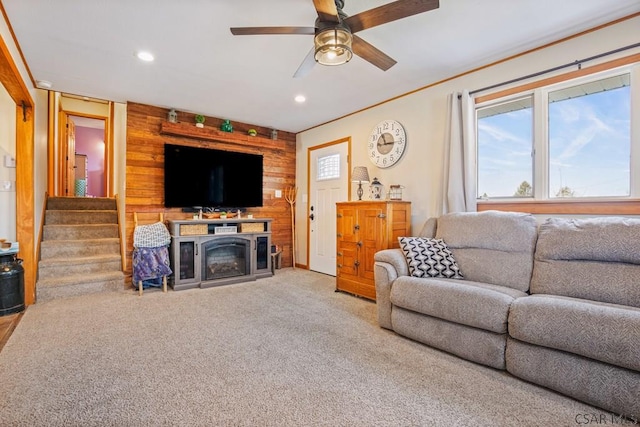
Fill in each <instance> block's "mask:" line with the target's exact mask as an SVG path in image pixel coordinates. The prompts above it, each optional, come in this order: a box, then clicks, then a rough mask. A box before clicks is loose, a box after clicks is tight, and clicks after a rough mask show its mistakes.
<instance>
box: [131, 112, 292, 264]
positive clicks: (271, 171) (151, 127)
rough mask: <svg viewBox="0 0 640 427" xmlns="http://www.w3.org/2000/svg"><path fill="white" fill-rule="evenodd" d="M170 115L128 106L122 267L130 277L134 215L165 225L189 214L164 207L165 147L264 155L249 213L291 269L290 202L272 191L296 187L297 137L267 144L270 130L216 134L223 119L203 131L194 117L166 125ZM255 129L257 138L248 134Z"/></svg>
mask: <svg viewBox="0 0 640 427" xmlns="http://www.w3.org/2000/svg"><path fill="white" fill-rule="evenodd" d="M168 112H169V110H168V109H165V108H160V107H154V106H149V105H143V104H136V103H128V104H127V150H126V174H127V178H126V195H125V210H126V227H125V230H126V231H125V232H126V235H125V236H123V237H125V239H126V242H127V243H126V268H125V273H126V274H127V275H129V276H130V275H131V255H132V252H133V228H134V224H133V213H134V212H137V213H138V220H139V221H141V222H142V223H144V222H150V221H154V220H155V221H157V218H158V213H160V212H163V213H164V218H165V221H168V220H172V219H188V218H191V216H192V214H190V213H185V212H182V210H181V209H175V208H165V207H164V144H165V143H171V144H182V145H190V146H195V147H211V148H217V149H222V150H228V151H240V152H245V153H255V154H262V155H263V156H264V178H263V189H264V190H263V201H264V206H263V207H261V208H251V209H249V210H248V211H247V213H251V214H253V215H254V217H256V218H272V219H273V223H272V243H273V244H275V245H278V246H280V247H281V248H282V250H283V253H282V265H283V267H291V265H292V241H291V239H292V236H291V211H290V208H289V203H288V202H287V201H286V200H285V198H284V197H282V198H275V190H282V193H283V195H284V194H285V191H284V190H286V189H287V188H288V187H293V186H295V172H296V171H295V168H296V161H295V156H296V136H295V134H293V133H290V132H283V131H278V138H277V139H276V140H272V139H271V137H270V134H271V129H269V128H265V127H260V126H253V125H250V124H246V123H235V122H232V124H233V127H234V129H233V133H226V132H220V131H219V130H218V129H219V128H220V124H221V123H222V121H223V120H222V119H219V118H214V117H206V121H205V128H204V129H198V128H196V127H195V120H194V115H193V114H189V113H182V112H179V113H178V123H177V124H174V123H168V122H167V121H166V118H167V114H168ZM249 129H255V130H257V131H258V136H255V137H251V136H248V135H247V130H249Z"/></svg>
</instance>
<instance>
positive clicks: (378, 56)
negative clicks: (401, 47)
mask: <svg viewBox="0 0 640 427" xmlns="http://www.w3.org/2000/svg"><path fill="white" fill-rule="evenodd" d="M351 47H352V48H353V53H354V54H356V55H358V56H359V57H360V58H362V59H364V60H365V61H369V62H370V63H372V64H373V65H375V66H376V67H378V68H380V69H381V70H382V71H387V70H388V69H389V68H391V67H393V66H394V65H396V63H397V62H396V60H395V59H393V58H391V57H390V56H389V55H387V54H386V53H384V52H383V51H381V50H380V49H378V48H376V47H374V46H373V45H372V44H370V43H368V42H366V41H364V40H363V39H361V38H360V37H358V36H356V35H355V34H354V35H353V43H352V45H351Z"/></svg>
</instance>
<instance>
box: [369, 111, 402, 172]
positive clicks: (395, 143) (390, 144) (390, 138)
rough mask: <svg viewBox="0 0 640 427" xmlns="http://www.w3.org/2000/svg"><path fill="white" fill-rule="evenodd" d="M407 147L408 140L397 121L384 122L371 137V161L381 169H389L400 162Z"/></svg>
mask: <svg viewBox="0 0 640 427" xmlns="http://www.w3.org/2000/svg"><path fill="white" fill-rule="evenodd" d="M406 145H407V138H406V135H405V133H404V128H403V127H402V125H401V124H400V123H399V122H397V121H396V120H383V121H381V122H380V123H378V124H377V125H376V127H374V128H373V130H372V131H371V135H369V141H368V142H367V148H368V152H369V159H370V160H371V162H372V163H373V164H374V165H376V166H378V167H379V168H388V167H389V166H392V165H394V164H396V162H397V161H398V160H400V157H402V153H404V148H405V146H406Z"/></svg>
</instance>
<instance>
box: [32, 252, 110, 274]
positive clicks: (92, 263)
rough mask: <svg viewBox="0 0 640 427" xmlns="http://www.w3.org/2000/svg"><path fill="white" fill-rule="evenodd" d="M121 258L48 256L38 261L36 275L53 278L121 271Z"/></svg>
mask: <svg viewBox="0 0 640 427" xmlns="http://www.w3.org/2000/svg"><path fill="white" fill-rule="evenodd" d="M121 270H122V260H121V257H120V254H117V255H97V256H86V257H74V258H50V259H46V260H41V261H40V262H39V263H38V277H39V278H41V279H50V278H51V279H55V278H57V277H64V276H72V275H80V274H94V273H105V272H109V271H121Z"/></svg>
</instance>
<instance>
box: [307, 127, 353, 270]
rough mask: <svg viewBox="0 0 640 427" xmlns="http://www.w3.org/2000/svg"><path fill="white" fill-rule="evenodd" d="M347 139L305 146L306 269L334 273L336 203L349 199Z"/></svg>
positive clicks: (349, 148) (348, 141)
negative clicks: (306, 187)
mask: <svg viewBox="0 0 640 427" xmlns="http://www.w3.org/2000/svg"><path fill="white" fill-rule="evenodd" d="M350 151H351V139H350V138H347V139H342V140H338V141H334V142H330V143H327V144H323V145H321V146H318V147H312V148H309V151H308V155H307V157H308V165H309V176H308V177H307V182H308V183H309V212H307V215H308V216H307V230H309V237H308V240H307V241H308V242H309V247H308V249H307V250H308V252H309V256H308V257H307V258H308V260H309V269H310V270H313V271H317V272H319V273H324V274H329V275H331V276H335V275H336V241H337V238H336V202H342V201H346V200H348V199H349V189H350V186H349V153H350Z"/></svg>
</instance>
